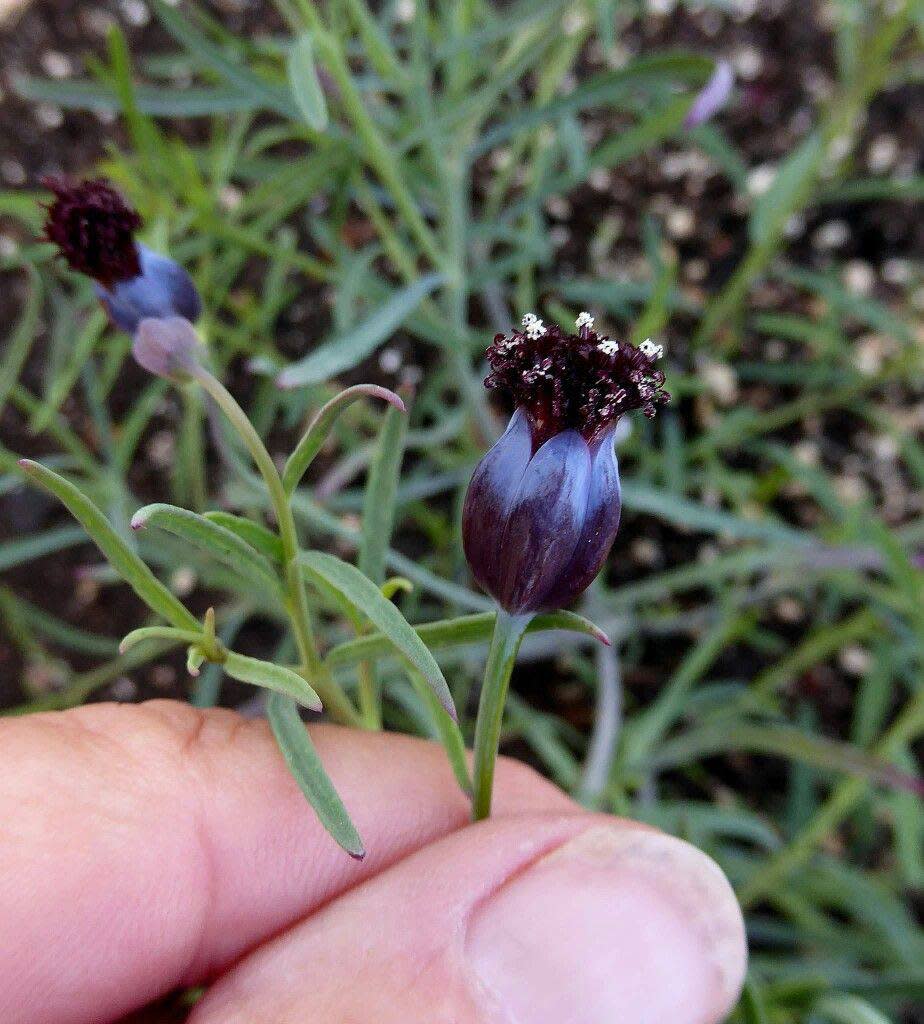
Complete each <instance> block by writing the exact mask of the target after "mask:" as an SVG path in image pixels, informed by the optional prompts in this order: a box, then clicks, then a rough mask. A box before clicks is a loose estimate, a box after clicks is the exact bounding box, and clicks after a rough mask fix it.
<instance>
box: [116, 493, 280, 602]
mask: <svg viewBox="0 0 924 1024" xmlns="http://www.w3.org/2000/svg"><path fill="white" fill-rule="evenodd" d="M148 526H157V527H159V528H160V529H161V530H166V531H167V532H168V533H172V534H173V535H174V536H175V537H180V538H182V539H183V540H185V541H187V542H188V543H190V544H192V545H194V546H195V547H197V548H200V549H201V550H203V551H206V552H208V553H209V554H210V555H212V556H213V557H214V558H217V559H218V560H219V561H220V562H224V564H225V565H227V566H229V567H230V568H232V569H234V570H235V572H240V573H242V574H244V575H246V576H248V577H249V578H250V579H251V580H253V582H255V583H257V584H258V585H259V586H262V587H264V588H265V589H266V590H268V591H269V592H270V593H278V592H279V591H280V587H281V584H280V582H279V579H278V577H277V576H276V575H275V574H274V572H273V570H272V568H271V567H270V565H269V563H268V562H267V560H266V559H265V558H264V557H263V556H262V555H261V554H259V553H258V552H257V551H255V550H254V549H253V548H252V547H251V546H250V544H249V543H247V541H245V540H242V539H241V537H240V536H238V534H237V533H234V532H232V531H231V530H228V529H226V528H225V527H224V526H221V525H219V524H218V523H216V522H214V520H212V519H207V518H206V517H205V516H200V515H199V514H198V513H196V512H190V511H189V510H188V509H185V508H177V506H176V505H164V504H160V503H157V504H154V505H145V507H144V508H142V509H139V510H138V511H137V512H136V513H135V514H134V516H132V529H133V530H139V529H143V528H145V527H148Z"/></svg>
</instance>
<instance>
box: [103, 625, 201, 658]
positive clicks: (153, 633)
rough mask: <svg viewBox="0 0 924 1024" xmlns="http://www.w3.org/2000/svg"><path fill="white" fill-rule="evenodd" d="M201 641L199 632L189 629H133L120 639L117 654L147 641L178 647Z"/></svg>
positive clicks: (152, 627) (159, 627)
mask: <svg viewBox="0 0 924 1024" xmlns="http://www.w3.org/2000/svg"><path fill="white" fill-rule="evenodd" d="M201 639H202V631H201V630H200V631H199V632H198V633H196V632H193V630H191V629H173V628H172V627H170V626H144V627H142V628H141V629H133V630H132V631H131V633H127V634H126V635H125V636H124V637H123V638H122V642H121V643H120V644H119V654H125V652H126V651H130V650H131V649H132V648H133V647H137V646H138V644H143V643H146V642H147V641H149V640H167V641H169V642H170V643H172V644H173V646H175V647H178V646H180V645H181V644H196V643H198V642H199V641H200V640H201Z"/></svg>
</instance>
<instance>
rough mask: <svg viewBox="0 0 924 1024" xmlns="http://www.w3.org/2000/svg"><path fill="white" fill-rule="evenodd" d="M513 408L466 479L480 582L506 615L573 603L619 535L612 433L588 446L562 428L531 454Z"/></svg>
mask: <svg viewBox="0 0 924 1024" xmlns="http://www.w3.org/2000/svg"><path fill="white" fill-rule="evenodd" d="M533 437H534V432H533V430H532V429H531V427H530V423H529V417H528V416H527V414H526V411H525V410H524V409H522V408H520V409H517V411H516V412H515V413H514V414H513V418H512V419H511V420H510V425H509V426H508V428H507V431H506V433H505V434H504V436H503V437H502V438H501V439H500V440H499V441H498V442H497V443H496V444H495V445H494V447H493V448H492V449H491V450H490V451H489V452H488V454H487V455H485V457H484V458H483V459H482V461H481V463H480V465H479V466H478V468H477V469H476V470H475V475H474V476H473V477H472V482H471V485H470V486H469V489H468V494H467V495H466V498H465V507H464V511H463V518H462V535H463V540H464V545H465V555H466V557H467V558H468V561H469V564H470V565H471V567H472V571H473V573H474V574H475V578H476V579H477V580H478V582H479V583H480V584H481V585H482V586H483V587H484V588H485V590H487V591H488V592H489V593H490V594H491V595H492V596H493V597H494V598H495V600H496V601H497V602H498V604H499V605H501V607H502V608H505V609H506V610H507V611H509V612H511V613H512V614H520V613H523V612H536V611H541V610H542V609H549V610H551V609H554V608H561V607H563V606H564V605H566V604H570V603H571V602H572V601H573V600H574V599H575V598H576V597H577V596H578V595H579V594H581V593H582V592H583V591H584V590H585V589H586V588H587V587H588V586H589V584H590V583H591V581H592V580H593V578H594V577H595V576H596V575H597V573H598V572H599V571H600V567H601V565H602V564H603V562H604V560H605V558H606V556H607V554H608V553H609V550H610V547H611V546H612V544H613V540H614V538H615V537H616V531H617V529H618V528H619V513H620V508H621V502H620V492H619V470H618V467H617V464H616V455H615V452H614V450H613V431H612V429H610V430H606V431H604V432H603V434H602V435H599V436H598V437H597V438H596V439H595V440H594V441H593V442H592V443H591V444H588V442H587V441H586V440H585V439H584V438H583V437H582V436H581V434H580V432H579V431H577V430H574V429H569V430H564V431H562V432H561V433H558V434H555V435H554V436H553V437H551V438H550V439H549V440H548V441H546V442H544V443H543V444H542V445H541V446H540V447H539V448H538V450H536V451H535V452H534V451H533Z"/></svg>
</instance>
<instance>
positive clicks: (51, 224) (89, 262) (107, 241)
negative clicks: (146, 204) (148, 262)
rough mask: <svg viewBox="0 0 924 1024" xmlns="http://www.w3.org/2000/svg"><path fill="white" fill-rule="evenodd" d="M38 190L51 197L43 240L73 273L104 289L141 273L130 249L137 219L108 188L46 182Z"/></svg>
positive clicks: (95, 184)
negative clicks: (43, 186) (48, 191)
mask: <svg viewBox="0 0 924 1024" xmlns="http://www.w3.org/2000/svg"><path fill="white" fill-rule="evenodd" d="M42 184H43V185H45V187H46V188H48V189H49V190H50V191H51V192H52V193H53V194H54V197H55V198H54V202H53V203H51V204H50V205H49V206H48V216H47V218H46V221H45V238H46V239H47V240H48V241H49V242H54V244H55V245H57V247H58V250H59V252H60V254H61V256H63V257H64V259H65V260H67V263H68V265H69V266H70V267H71V269H72V270H76V271H77V272H78V273H80V274H86V275H87V277H92V278H93V279H94V280H95V281H97V282H99V284H101V285H102V286H103V287H104V288H111V287H112V286H113V285H114V284H117V283H118V282H120V281H130V280H131V279H132V278H133V277H137V276H138V274H140V273H141V263H140V257H139V253H138V247H137V245H136V244H135V232H136V231H137V230H138V229H139V228H140V227H141V225H142V220H141V217H140V216H139V214H138V213H137V211H136V210H133V209H132V207H131V206H129V205H128V203H126V202H125V200H124V199H123V198H122V196H121V195H120V194H119V193H118V192H117V191H116V190H115V189H114V188H113V187H112V186H111V185H110V184H109V183H108V182H106V181H104V180H103V179H102V178H95V179H92V180H88V181H81V182H77V183H73V182H70V181H68V180H67V179H65V178H45V179H43V181H42Z"/></svg>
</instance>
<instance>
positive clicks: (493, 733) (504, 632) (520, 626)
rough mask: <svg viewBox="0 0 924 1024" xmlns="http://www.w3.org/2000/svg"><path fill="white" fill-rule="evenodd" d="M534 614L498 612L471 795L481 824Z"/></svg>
mask: <svg viewBox="0 0 924 1024" xmlns="http://www.w3.org/2000/svg"><path fill="white" fill-rule="evenodd" d="M532 618H533V616H532V614H527V615H510V614H509V613H507V612H505V611H504V610H503V609H498V612H497V620H496V622H495V623H494V635H493V636H492V637H491V648H490V650H489V651H488V662H487V664H486V665H485V669H484V683H483V685H482V688H481V699H480V700H479V701H478V720H477V722H476V723H475V759H474V769H475V770H474V785H473V791H472V818H473V820H474V821H480V820H481V819H482V818H487V817H488V815H489V814H490V813H491V793H492V790H493V788H494V766H495V764H496V763H497V748H498V745H499V744H500V734H501V723H502V722H503V719H504V704H505V702H506V700H507V688H508V686H509V685H510V673H511V672H512V671H513V665H514V662H515V661H516V660H517V652H518V651H519V650H520V641H521V640H522V639H523V634H524V633H525V632H526V627H527V626H528V625H529V624H530V622H531V621H532Z"/></svg>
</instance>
